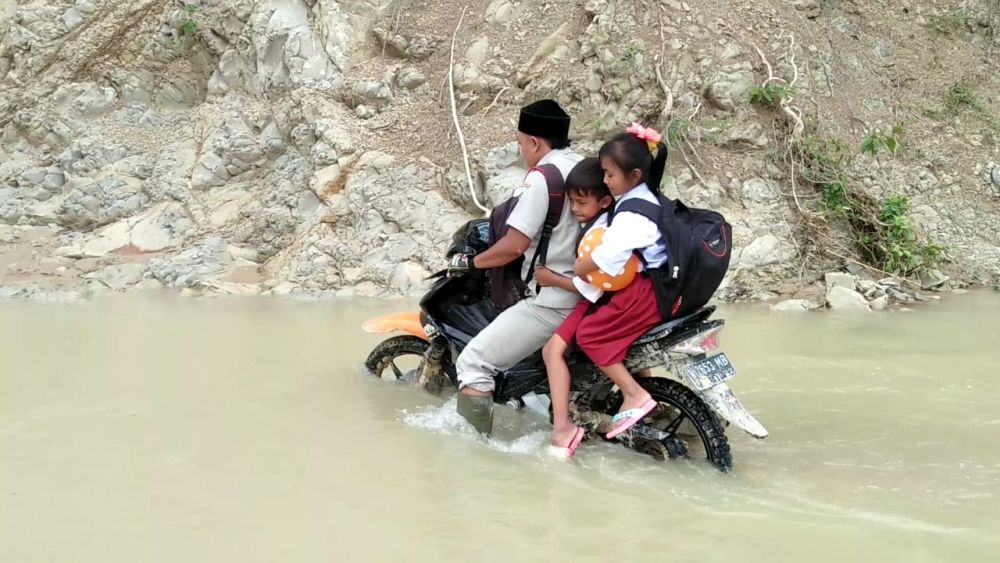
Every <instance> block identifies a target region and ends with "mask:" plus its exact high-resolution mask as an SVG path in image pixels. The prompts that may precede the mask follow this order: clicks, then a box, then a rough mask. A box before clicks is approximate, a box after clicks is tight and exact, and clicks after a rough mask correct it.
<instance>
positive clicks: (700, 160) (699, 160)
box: [684, 135, 705, 162]
mask: <svg viewBox="0 0 1000 563" xmlns="http://www.w3.org/2000/svg"><path fill="white" fill-rule="evenodd" d="M684 142H685V143H686V144H687V146H688V148H689V149H691V154H693V155H694V158H695V159H696V160H697V161H698V162H705V161H704V160H702V158H701V155H700V154H698V151H697V150H695V148H694V143H692V142H691V139H689V138H688V137H687V135H685V136H684Z"/></svg>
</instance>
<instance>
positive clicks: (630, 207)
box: [608, 194, 733, 320]
mask: <svg viewBox="0 0 1000 563" xmlns="http://www.w3.org/2000/svg"><path fill="white" fill-rule="evenodd" d="M658 197H659V200H660V204H659V205H657V204H655V203H650V202H648V201H645V200H641V199H637V198H635V199H627V200H625V201H624V202H622V203H621V204H620V205H618V206H616V207H615V208H614V209H613V211H614V213H621V212H623V211H631V212H633V213H638V214H639V215H642V216H643V217H645V218H647V219H649V220H650V221H652V222H654V223H656V225H657V226H658V227H659V228H660V235H661V236H662V237H663V240H664V242H665V243H666V246H667V261H666V262H665V263H664V264H663V265H662V266H661V267H659V268H654V269H649V268H647V271H648V274H649V276H650V278H652V280H653V291H654V292H655V293H656V303H657V305H658V306H659V308H660V314H661V315H663V318H664V320H669V319H672V318H675V317H680V316H684V315H688V314H691V313H693V312H695V311H697V310H698V309H700V308H702V307H703V306H705V304H706V303H708V301H709V299H711V298H712V295H714V294H715V290H717V289H719V286H720V285H721V284H722V278H724V277H725V276H726V270H728V269H729V259H730V256H731V253H732V250H733V245H732V240H733V228H732V226H730V224H729V223H727V222H726V219H725V217H723V216H722V215H721V214H720V213H717V212H715V211H710V210H708V209H693V208H690V207H688V206H686V205H684V204H683V203H681V201H680V200H675V199H670V198H668V197H666V196H664V195H663V194H658ZM613 219H614V215H613V214H612V215H611V216H609V217H608V224H609V225H610V223H611V221H612V220H613ZM636 255H637V256H638V257H639V260H640V261H642V263H643V265H644V266H645V265H646V260H645V258H644V257H643V254H642V252H640V251H636Z"/></svg>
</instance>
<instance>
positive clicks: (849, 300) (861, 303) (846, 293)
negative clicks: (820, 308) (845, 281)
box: [826, 285, 871, 311]
mask: <svg viewBox="0 0 1000 563" xmlns="http://www.w3.org/2000/svg"><path fill="white" fill-rule="evenodd" d="M826 304H827V306H829V307H830V308H831V309H835V310H840V311H871V307H869V306H868V302H867V301H865V297H864V296H863V295H861V294H860V293H858V292H857V291H854V290H851V289H848V288H846V287H843V286H839V285H838V286H833V287H831V288H830V290H829V291H827V292H826Z"/></svg>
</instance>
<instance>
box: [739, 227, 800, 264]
mask: <svg viewBox="0 0 1000 563" xmlns="http://www.w3.org/2000/svg"><path fill="white" fill-rule="evenodd" d="M793 256H795V252H794V251H793V250H792V249H791V248H790V247H789V246H788V245H787V244H785V243H784V242H782V241H781V239H779V238H778V237H776V236H774V235H770V234H769V235H764V236H762V237H758V238H756V239H754V240H753V242H751V243H750V244H748V245H747V246H746V248H744V249H743V251H742V252H741V253H740V257H739V259H738V260H737V261H736V268H737V269H741V270H752V269H754V268H759V267H761V266H767V265H770V264H779V263H781V262H785V261H787V260H790V259H791V258H792V257H793Z"/></svg>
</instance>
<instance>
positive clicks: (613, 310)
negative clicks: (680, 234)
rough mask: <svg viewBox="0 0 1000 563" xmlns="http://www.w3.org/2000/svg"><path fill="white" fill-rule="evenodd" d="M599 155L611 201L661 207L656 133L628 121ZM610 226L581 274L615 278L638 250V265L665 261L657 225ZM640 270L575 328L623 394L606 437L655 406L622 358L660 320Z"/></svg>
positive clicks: (629, 217) (638, 219) (662, 149)
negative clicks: (637, 200) (596, 273)
mask: <svg viewBox="0 0 1000 563" xmlns="http://www.w3.org/2000/svg"><path fill="white" fill-rule="evenodd" d="M599 156H600V160H601V168H603V169H604V182H605V183H606V184H607V185H608V188H609V189H610V190H611V193H612V195H614V196H615V198H616V200H617V201H616V203H615V205H616V206H617V205H618V204H619V203H621V202H623V201H626V200H628V199H632V198H640V199H644V200H646V201H649V202H651V203H655V204H657V205H659V200H658V198H657V193H658V190H659V186H660V181H661V180H662V178H663V170H664V167H665V166H666V162H667V147H666V146H665V145H664V144H663V143H662V141H661V138H660V134H659V133H657V132H656V131H655V130H652V129H646V128H644V127H642V126H641V125H638V124H636V123H633V124H632V126H631V127H629V128H628V130H627V132H626V133H622V134H620V135H617V136H615V137H614V138H613V139H611V140H610V141H608V142H607V143H605V144H604V146H602V147H601V151H600V153H599ZM612 213H613V208H612ZM610 223H611V225H610V226H609V227H608V230H607V231H606V232H605V233H604V237H603V239H602V241H601V244H600V246H598V247H597V248H595V249H594V251H593V252H592V253H591V255H590V257H589V258H585V259H577V261H576V264H575V265H574V267H573V273H574V274H576V275H578V276H582V275H586V274H588V273H590V272H593V271H594V270H601V271H603V272H605V273H607V274H610V275H612V276H616V275H619V274H621V273H622V272H623V271H624V269H625V264H626V262H628V260H629V258H630V257H631V256H632V255H633V254H634V253H636V252H641V253H642V257H643V259H644V260H643V261H642V262H644V265H645V266H646V267H649V268H659V267H660V266H662V265H663V264H664V263H665V262H666V261H667V248H666V245H665V244H664V241H663V238H662V237H661V236H660V229H659V227H658V226H657V225H656V223H654V222H652V221H650V220H649V219H647V218H645V217H643V216H642V215H639V214H637V213H631V212H622V213H619V214H616V215H614V217H613V218H612V219H611V221H610ZM643 271H644V268H643V267H640V274H639V276H637V277H636V279H635V281H633V282H632V283H631V284H630V285H629V286H628V287H626V288H625V289H623V290H621V291H618V292H616V293H615V294H614V295H613V296H612V297H611V299H610V300H609V301H608V302H607V303H606V304H604V305H602V306H600V307H598V308H597V310H596V311H594V312H593V313H592V314H590V315H586V316H584V317H583V318H582V319H581V320H580V321H579V326H578V327H577V328H576V343H577V346H578V347H579V348H580V350H581V351H583V352H584V353H585V354H587V357H589V358H590V360H591V361H593V362H594V363H595V364H597V366H598V367H600V368H601V371H603V372H604V374H605V375H606V376H608V378H610V379H611V380H612V381H614V382H615V384H616V385H617V386H618V388H619V389H620V390H621V392H622V396H623V398H624V402H623V403H622V407H621V410H620V411H619V412H618V414H617V415H615V417H614V420H613V422H614V427H613V428H612V430H611V431H610V432H608V434H607V437H608V438H614V437H616V436H618V435H619V434H621V433H622V432H625V431H626V430H628V429H629V428H632V427H633V426H635V424H636V423H638V422H639V421H641V420H642V419H643V418H645V417H646V416H647V415H648V414H649V413H650V412H651V411H652V410H653V409H654V408H656V404H657V403H656V401H654V400H653V398H652V397H651V396H650V395H649V393H648V392H647V391H646V390H645V389H643V388H642V387H641V386H640V385H639V384H638V383H637V382H636V380H635V379H634V378H633V377H632V375H631V374H630V373H629V371H628V369H626V368H625V364H624V363H623V361H624V359H625V355H626V353H627V352H628V348H629V346H631V345H632V343H633V342H635V340H636V339H638V338H639V337H640V336H642V335H643V334H645V333H646V332H647V331H649V330H650V329H651V328H653V327H655V326H656V325H658V324H659V323H661V322H663V318H662V317H661V316H660V312H659V308H658V307H657V304H656V296H655V294H654V293H653V283H652V281H651V280H650V278H649V276H647V275H643V273H642V272H643ZM567 320H568V319H567ZM560 329H561V327H560ZM571 449H572V448H571Z"/></svg>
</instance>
